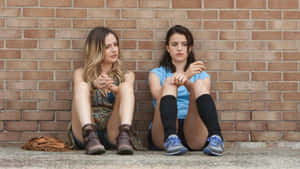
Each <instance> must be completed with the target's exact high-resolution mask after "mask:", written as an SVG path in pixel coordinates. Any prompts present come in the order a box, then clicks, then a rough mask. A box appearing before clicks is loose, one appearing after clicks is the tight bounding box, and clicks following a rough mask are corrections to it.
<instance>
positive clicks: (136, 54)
mask: <svg viewBox="0 0 300 169" xmlns="http://www.w3.org/2000/svg"><path fill="white" fill-rule="evenodd" d="M151 58H152V53H151V52H150V51H132V50H123V52H122V59H125V60H132V59H134V60H136V59H139V60H141V59H142V60H144V59H151Z"/></svg>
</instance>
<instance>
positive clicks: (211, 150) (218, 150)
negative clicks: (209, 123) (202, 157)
mask: <svg viewBox="0 0 300 169" xmlns="http://www.w3.org/2000/svg"><path fill="white" fill-rule="evenodd" d="M207 141H208V142H209V143H208V145H207V147H205V148H204V150H203V151H204V153H205V154H207V155H212V156H222V155H223V153H224V143H223V140H222V138H221V137H220V136H218V135H212V136H210V137H208V138H207Z"/></svg>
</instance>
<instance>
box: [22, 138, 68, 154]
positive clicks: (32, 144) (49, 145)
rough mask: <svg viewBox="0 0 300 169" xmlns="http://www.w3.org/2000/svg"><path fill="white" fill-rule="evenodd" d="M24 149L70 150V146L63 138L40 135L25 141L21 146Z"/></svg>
mask: <svg viewBox="0 0 300 169" xmlns="http://www.w3.org/2000/svg"><path fill="white" fill-rule="evenodd" d="M22 148H23V149H25V150H34V151H48V152H55V151H69V150H71V146H70V145H69V144H67V143H65V142H64V141H63V140H60V139H57V138H53V137H48V136H41V137H38V138H37V137H35V138H32V139H30V140H29V141H28V142H27V143H25V144H24V145H23V146H22Z"/></svg>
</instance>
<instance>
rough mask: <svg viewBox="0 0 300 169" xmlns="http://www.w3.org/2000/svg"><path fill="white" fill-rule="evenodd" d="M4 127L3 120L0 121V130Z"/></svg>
mask: <svg viewBox="0 0 300 169" xmlns="http://www.w3.org/2000/svg"><path fill="white" fill-rule="evenodd" d="M3 129H4V122H3V121H0V131H2V130H3Z"/></svg>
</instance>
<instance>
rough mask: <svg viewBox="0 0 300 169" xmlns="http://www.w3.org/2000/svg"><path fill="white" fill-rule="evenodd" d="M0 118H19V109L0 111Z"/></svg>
mask: <svg viewBox="0 0 300 169" xmlns="http://www.w3.org/2000/svg"><path fill="white" fill-rule="evenodd" d="M0 119H1V120H21V112H19V111H1V112H0Z"/></svg>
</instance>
